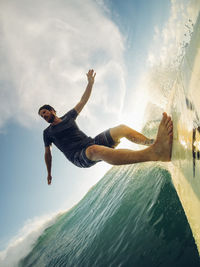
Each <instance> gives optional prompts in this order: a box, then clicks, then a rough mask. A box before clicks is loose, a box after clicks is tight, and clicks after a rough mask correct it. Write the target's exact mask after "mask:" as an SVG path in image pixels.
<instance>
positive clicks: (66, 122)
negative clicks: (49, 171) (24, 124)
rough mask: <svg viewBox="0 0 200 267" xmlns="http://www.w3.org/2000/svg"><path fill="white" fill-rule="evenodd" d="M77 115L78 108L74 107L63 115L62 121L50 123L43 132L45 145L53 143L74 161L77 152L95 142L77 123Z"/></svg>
mask: <svg viewBox="0 0 200 267" xmlns="http://www.w3.org/2000/svg"><path fill="white" fill-rule="evenodd" d="M77 116H78V113H77V112H76V110H75V109H72V110H70V111H69V112H67V113H66V114H65V115H64V116H62V117H61V119H62V121H61V122H60V123H58V124H56V125H50V126H49V127H47V128H46V129H45V130H44V132H43V139H44V144H45V146H50V145H51V144H52V143H53V144H54V145H55V146H56V147H57V148H58V149H60V150H61V151H62V152H63V153H64V154H65V156H66V157H67V158H68V159H69V160H70V161H72V162H73V156H74V153H75V152H77V151H80V150H81V149H83V148H85V147H87V146H89V145H92V144H93V139H92V138H91V137H88V136H87V135H86V134H84V133H83V132H82V131H81V130H80V129H79V127H78V125H77V124H76V122H75V120H76V118H77Z"/></svg>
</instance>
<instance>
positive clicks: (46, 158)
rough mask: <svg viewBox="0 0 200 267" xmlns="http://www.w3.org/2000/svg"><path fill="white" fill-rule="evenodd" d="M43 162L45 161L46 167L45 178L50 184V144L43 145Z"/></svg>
mask: <svg viewBox="0 0 200 267" xmlns="http://www.w3.org/2000/svg"><path fill="white" fill-rule="evenodd" d="M44 158H45V163H46V167H47V173H48V176H47V180H48V184H51V179H52V177H51V166H52V155H51V147H50V146H46V147H45V155H44Z"/></svg>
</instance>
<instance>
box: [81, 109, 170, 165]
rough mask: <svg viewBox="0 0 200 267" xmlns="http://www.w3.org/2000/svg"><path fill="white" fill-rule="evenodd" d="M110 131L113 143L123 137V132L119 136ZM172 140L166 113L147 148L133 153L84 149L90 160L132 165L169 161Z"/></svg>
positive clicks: (98, 146)
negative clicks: (152, 142)
mask: <svg viewBox="0 0 200 267" xmlns="http://www.w3.org/2000/svg"><path fill="white" fill-rule="evenodd" d="M112 129H114V128H112ZM112 129H111V135H112V134H113V133H114V134H115V135H114V134H113V135H112V137H113V139H114V141H117V140H119V139H120V137H121V136H123V135H122V132H123V130H122V129H121V131H122V132H121V135H120V134H118V135H117V134H116V132H117V131H115V132H113V130H112ZM118 133H119V131H118ZM127 136H128V135H127ZM117 138H119V139H117ZM172 140H173V123H172V121H171V118H170V117H169V116H167V114H166V113H163V118H162V120H161V122H160V125H159V129H158V134H157V138H156V140H155V143H154V144H153V145H150V146H149V147H148V148H146V149H143V150H140V151H133V150H130V149H113V148H109V147H105V146H100V145H92V146H89V147H88V148H87V149H86V156H87V157H88V158H89V159H90V160H93V161H98V160H103V161H106V162H107V163H110V164H112V165H121V164H132V163H137V162H145V161H170V159H171V150H172Z"/></svg>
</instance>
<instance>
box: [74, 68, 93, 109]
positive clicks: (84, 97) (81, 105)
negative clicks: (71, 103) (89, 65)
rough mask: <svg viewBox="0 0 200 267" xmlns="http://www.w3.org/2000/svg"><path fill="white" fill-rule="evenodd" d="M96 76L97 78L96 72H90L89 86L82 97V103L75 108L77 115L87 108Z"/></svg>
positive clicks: (88, 75)
mask: <svg viewBox="0 0 200 267" xmlns="http://www.w3.org/2000/svg"><path fill="white" fill-rule="evenodd" d="M95 76H96V73H95V72H94V70H89V71H88V73H87V78H88V85H87V87H86V89H85V92H84V94H83V96H82V97H81V100H80V102H79V103H78V104H77V105H76V106H75V107H74V108H75V110H76V111H77V113H80V112H81V110H82V109H83V107H84V106H85V104H86V103H87V101H88V99H89V97H90V95H91V91H92V87H93V84H94V78H95Z"/></svg>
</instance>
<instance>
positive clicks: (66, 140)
mask: <svg viewBox="0 0 200 267" xmlns="http://www.w3.org/2000/svg"><path fill="white" fill-rule="evenodd" d="M95 76H96V73H94V70H89V71H88V73H87V78H88V85H87V87H86V90H85V92H84V94H83V96H82V98H81V100H80V101H79V102H78V104H77V105H76V106H75V107H74V108H73V109H71V110H70V111H69V112H67V113H66V114H65V115H64V116H62V117H60V118H59V117H57V115H56V111H55V110H54V108H53V107H51V106H50V105H44V106H42V107H41V108H40V109H39V111H38V113H39V115H40V116H41V117H42V118H43V119H45V120H46V121H47V122H48V123H49V124H50V126H49V127H48V128H46V129H45V130H44V132H43V138H44V144H45V163H46V166H47V172H48V176H47V181H48V184H49V185H50V184H51V180H52V176H51V163H52V155H51V144H52V143H54V144H55V145H56V146H57V148H59V149H60V150H61V151H62V152H63V153H64V155H65V156H66V157H67V159H68V160H70V161H71V162H72V163H73V164H75V165H76V166H78V167H82V168H87V167H90V166H92V165H94V164H96V163H97V162H98V161H102V160H103V161H105V162H107V163H110V164H113V165H121V164H132V163H137V162H145V161H170V159H171V150H172V139H173V124H172V120H171V118H170V117H169V116H167V114H166V113H163V118H162V120H161V122H160V125H159V129H158V134H157V138H156V140H155V142H154V140H153V139H149V138H147V137H145V136H144V135H142V134H140V133H138V132H136V131H135V130H133V129H131V128H129V127H128V126H126V125H119V126H117V127H114V128H110V129H108V130H107V131H105V132H103V133H101V134H99V135H97V136H96V137H95V138H91V137H88V136H87V135H86V134H85V133H83V132H82V131H81V130H80V129H79V128H78V126H77V124H76V122H75V120H76V118H77V116H78V115H79V114H80V112H81V111H82V109H83V107H84V106H85V104H86V103H87V101H88V99H89V97H90V95H91V91H92V87H93V84H94V80H95ZM122 137H125V138H127V139H128V140H130V141H132V142H134V143H137V144H143V145H147V146H148V148H146V149H143V150H140V151H133V150H129V149H115V147H116V146H117V145H118V144H119V142H120V139H121V138H122Z"/></svg>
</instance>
